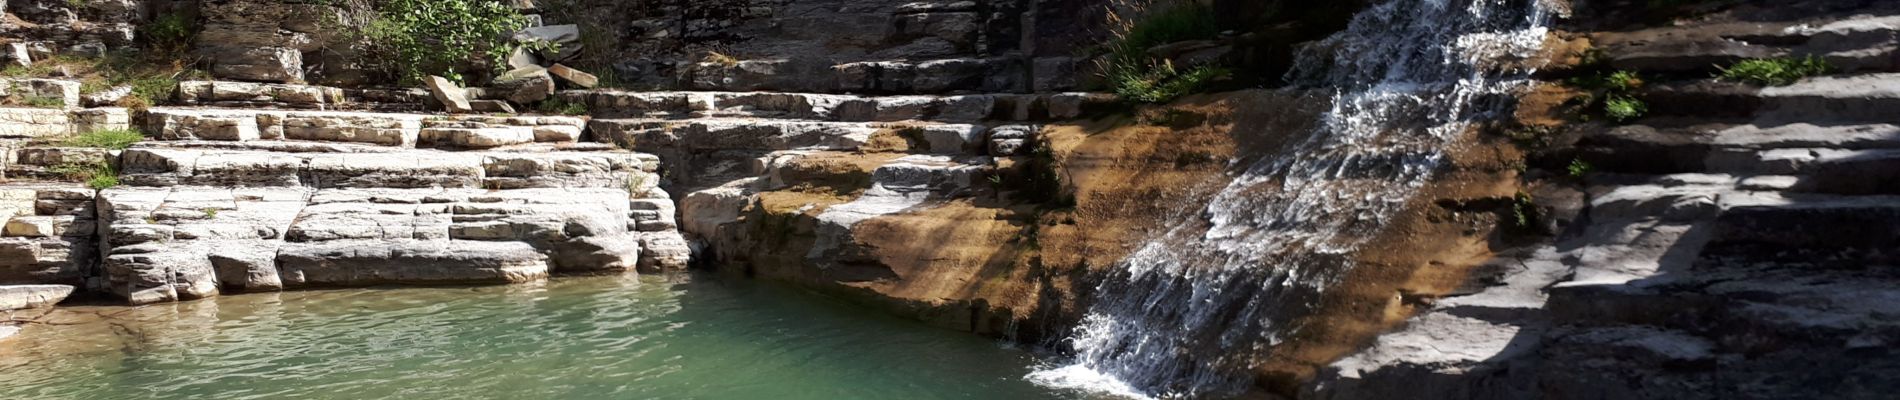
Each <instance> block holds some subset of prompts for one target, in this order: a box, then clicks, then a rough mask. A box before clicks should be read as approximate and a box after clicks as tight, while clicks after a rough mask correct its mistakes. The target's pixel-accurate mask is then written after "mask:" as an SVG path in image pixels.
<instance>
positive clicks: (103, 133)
mask: <svg viewBox="0 0 1900 400" xmlns="http://www.w3.org/2000/svg"><path fill="white" fill-rule="evenodd" d="M142 140H145V134H144V133H141V132H139V131H136V130H130V129H106V130H98V131H92V132H87V133H85V134H81V135H79V136H73V137H71V138H67V139H66V140H64V141H62V142H61V143H60V144H61V145H64V146H67V147H91V148H100V149H108V150H125V148H127V147H132V144H133V143H138V142H139V141H142Z"/></svg>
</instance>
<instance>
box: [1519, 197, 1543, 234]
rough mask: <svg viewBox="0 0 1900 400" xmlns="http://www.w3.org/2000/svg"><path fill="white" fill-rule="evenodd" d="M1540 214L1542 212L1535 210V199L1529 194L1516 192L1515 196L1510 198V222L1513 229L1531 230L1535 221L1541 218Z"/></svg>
mask: <svg viewBox="0 0 1900 400" xmlns="http://www.w3.org/2000/svg"><path fill="white" fill-rule="evenodd" d="M1542 214H1543V210H1542V209H1539V208H1537V199H1535V198H1532V197H1531V195H1530V194H1529V193H1524V192H1517V196H1514V197H1512V198H1511V216H1512V221H1511V222H1513V224H1512V226H1513V227H1516V228H1518V229H1530V228H1533V227H1535V226H1536V223H1537V220H1538V219H1540V218H1542V217H1543V215H1542Z"/></svg>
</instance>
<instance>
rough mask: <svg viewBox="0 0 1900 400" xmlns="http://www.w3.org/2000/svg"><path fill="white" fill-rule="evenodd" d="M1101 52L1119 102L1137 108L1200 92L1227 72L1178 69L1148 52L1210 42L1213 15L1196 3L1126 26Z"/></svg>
mask: <svg viewBox="0 0 1900 400" xmlns="http://www.w3.org/2000/svg"><path fill="white" fill-rule="evenodd" d="M1111 18H1112V19H1114V21H1112V22H1116V23H1119V24H1121V25H1124V28H1123V30H1122V31H1121V32H1120V33H1119V34H1117V35H1116V36H1115V38H1114V40H1113V41H1111V42H1109V43H1108V44H1107V45H1106V47H1107V49H1108V52H1109V57H1108V58H1106V59H1105V61H1104V63H1105V64H1106V65H1103V71H1104V75H1105V77H1106V78H1108V81H1109V84H1110V85H1111V86H1113V89H1114V92H1115V93H1116V94H1118V95H1121V96H1122V98H1123V99H1126V100H1129V101H1135V102H1141V103H1165V102H1169V101H1173V100H1174V99H1176V98H1179V97H1180V96H1183V95H1186V94H1191V93H1195V92H1199V91H1201V90H1204V89H1206V87H1207V86H1208V84H1209V83H1212V82H1213V81H1216V80H1219V79H1222V78H1225V77H1227V76H1228V75H1229V71H1227V70H1226V69H1223V68H1219V67H1214V66H1205V65H1203V66H1197V67H1193V68H1188V69H1186V70H1182V69H1180V68H1177V67H1176V66H1175V65H1174V63H1173V62H1172V61H1169V60H1156V59H1154V57H1152V56H1150V55H1149V54H1148V50H1149V49H1151V48H1154V47H1155V46H1159V45H1162V44H1167V43H1174V42H1180V41H1188V40H1202V39H1212V38H1214V37H1216V36H1218V35H1220V28H1219V26H1220V25H1219V24H1218V22H1217V21H1216V20H1215V18H1214V10H1213V8H1210V7H1208V6H1205V5H1201V4H1200V3H1185V4H1180V5H1176V6H1173V7H1170V8H1166V9H1162V10H1159V11H1158V12H1154V13H1151V14H1149V15H1146V16H1144V17H1142V18H1141V19H1140V20H1139V21H1135V22H1127V21H1123V20H1121V19H1120V16H1119V15H1113V16H1111Z"/></svg>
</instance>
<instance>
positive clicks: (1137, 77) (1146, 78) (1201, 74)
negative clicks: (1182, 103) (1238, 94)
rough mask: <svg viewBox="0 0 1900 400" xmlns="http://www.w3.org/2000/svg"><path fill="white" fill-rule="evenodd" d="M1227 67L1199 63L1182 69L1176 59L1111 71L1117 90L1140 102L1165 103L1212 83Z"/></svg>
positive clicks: (1198, 90) (1226, 74)
mask: <svg viewBox="0 0 1900 400" xmlns="http://www.w3.org/2000/svg"><path fill="white" fill-rule="evenodd" d="M1228 75H1229V72H1228V71H1227V69H1225V68H1219V67H1213V66H1206V65H1203V66H1199V67H1194V68H1193V69H1189V70H1187V71H1181V70H1180V69H1178V68H1175V67H1174V63H1172V62H1168V61H1162V62H1160V63H1159V64H1156V65H1153V66H1150V67H1145V68H1135V67H1116V68H1113V69H1112V70H1111V71H1110V72H1109V81H1110V82H1111V83H1113V84H1114V85H1115V94H1116V95H1120V96H1121V97H1122V98H1123V99H1127V100H1131V101H1136V102H1141V103H1166V102H1170V101H1174V99H1177V98H1180V97H1181V96H1185V95H1189V94H1194V93H1196V92H1200V91H1201V90H1203V89H1206V88H1207V86H1208V84H1209V83H1213V82H1214V81H1216V80H1219V79H1221V78H1225V77H1227V76H1228Z"/></svg>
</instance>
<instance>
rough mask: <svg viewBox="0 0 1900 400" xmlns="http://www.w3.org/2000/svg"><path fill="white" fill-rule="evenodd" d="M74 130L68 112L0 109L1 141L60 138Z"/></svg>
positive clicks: (50, 109)
mask: <svg viewBox="0 0 1900 400" xmlns="http://www.w3.org/2000/svg"><path fill="white" fill-rule="evenodd" d="M72 129H73V123H72V113H71V112H68V111H66V110H61V109H53V108H15V107H0V139H33V138H41V137H49V136H59V135H65V134H68V133H71V132H72Z"/></svg>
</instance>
